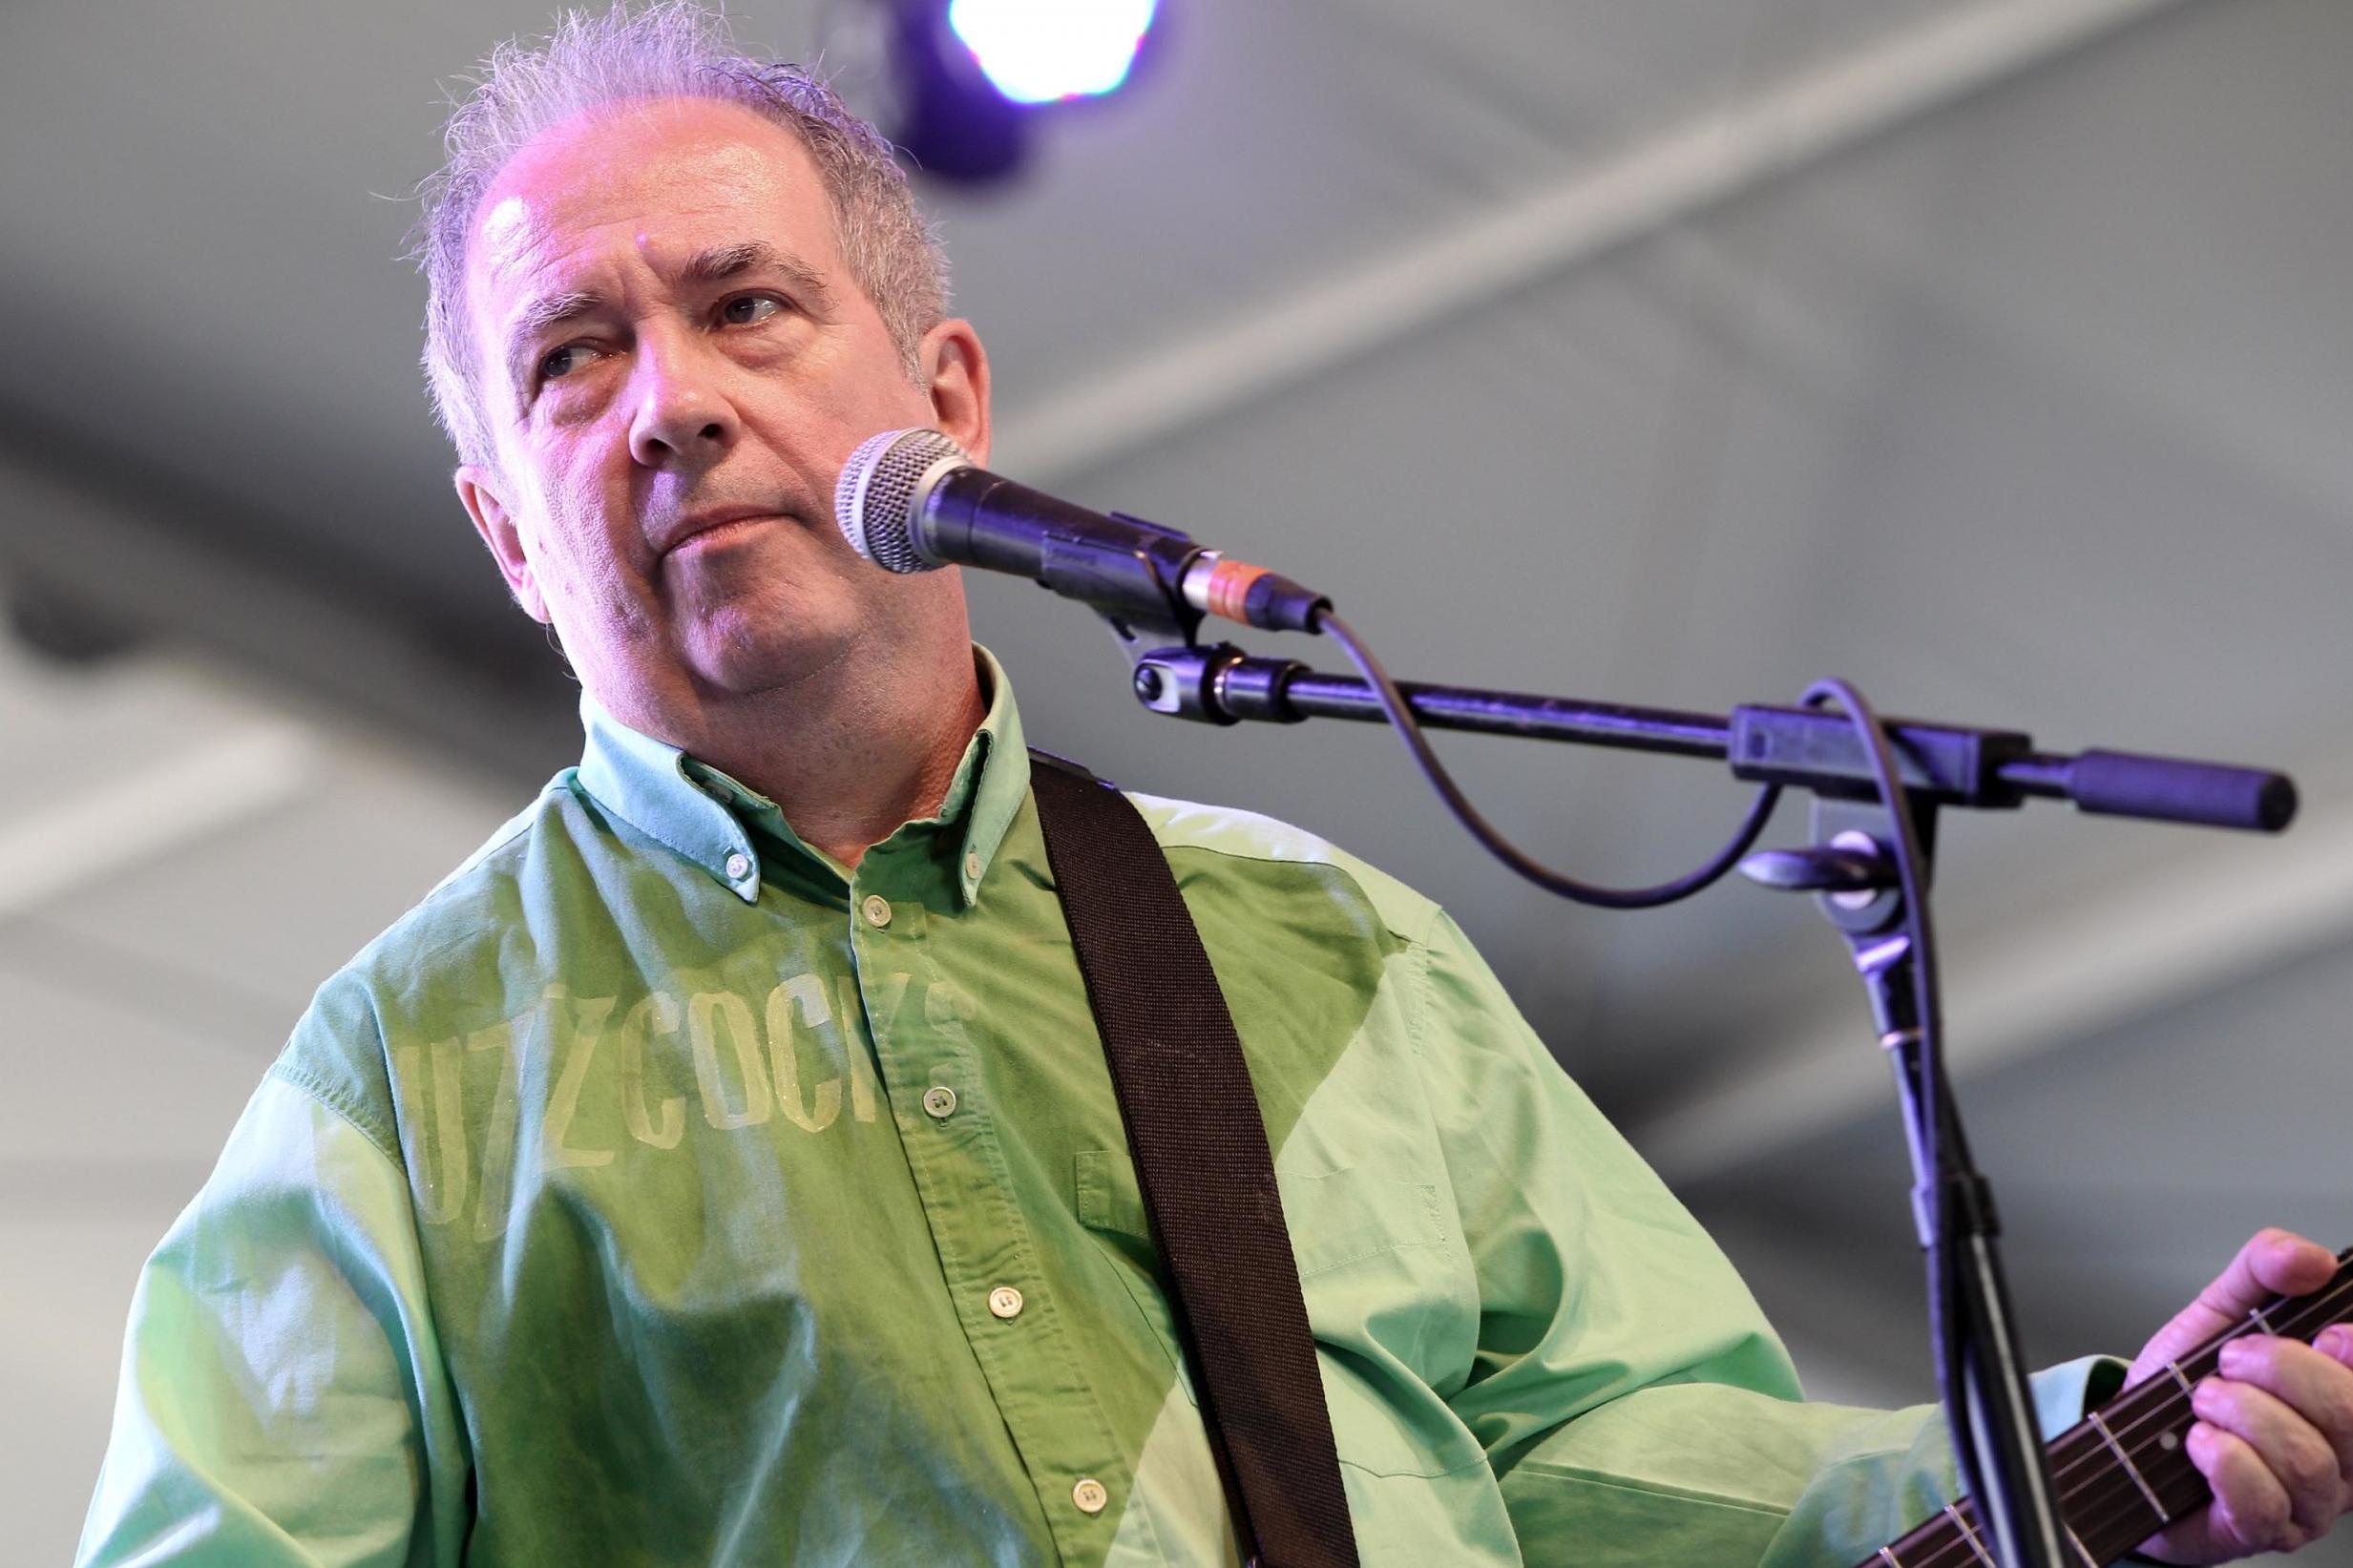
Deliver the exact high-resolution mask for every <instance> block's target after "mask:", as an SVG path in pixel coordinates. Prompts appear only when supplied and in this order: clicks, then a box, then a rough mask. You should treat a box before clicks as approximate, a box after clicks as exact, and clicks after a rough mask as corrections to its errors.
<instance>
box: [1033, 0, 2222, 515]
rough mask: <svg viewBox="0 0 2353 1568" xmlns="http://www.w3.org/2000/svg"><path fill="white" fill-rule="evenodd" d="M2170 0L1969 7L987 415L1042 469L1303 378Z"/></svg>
mask: <svg viewBox="0 0 2353 1568" xmlns="http://www.w3.org/2000/svg"><path fill="white" fill-rule="evenodd" d="M2181 3H2182V0H1982V3H1980V4H1977V5H1974V6H1969V7H1964V8H1961V9H1958V10H1940V11H1939V12H1938V13H1937V15H1936V17H1935V18H1934V19H1933V20H1931V21H1929V22H1926V23H1923V24H1922V25H1920V26H1917V27H1913V28H1908V29H1905V30H1902V31H1899V32H1897V33H1895V34H1894V35H1893V36H1892V37H1889V38H1885V39H1882V40H1880V41H1879V42H1877V43H1874V44H1871V45H1869V46H1867V47H1865V48H1862V49H1859V50H1856V51H1854V52H1851V53H1846V54H1842V55H1840V56H1839V57H1838V58H1837V59H1834V60H1832V61H1830V62H1828V63H1827V64H1824V65H1820V66H1817V67H1814V68H1812V69H1810V70H1807V71H1803V72H1800V73H1796V74H1795V75H1793V76H1791V77H1789V78H1788V79H1787V80H1784V81H1782V82H1780V83H1777V84H1775V85H1774V86H1772V87H1769V88H1767V89H1765V90H1763V91H1761V92H1758V93H1756V94H1754V95H1751V96H1745V97H1742V98H1739V99H1737V100H1735V101H1733V102H1731V103H1728V104H1724V105H1722V106H1720V107H1718V108H1716V109H1714V110H1712V111H1709V112H1707V113H1704V114H1700V115H1694V116H1693V117H1691V118H1690V119H1688V120H1685V121H1683V122H1681V123H1680V124H1677V125H1674V126H1672V127H1670V129H1668V130H1667V131H1665V132H1664V133H1662V134H1659V135H1656V136H1651V137H1649V138H1648V139H1645V140H1642V141H1639V142H1637V143H1635V144H1634V145H1632V146H1630V147H1628V148H1627V149H1625V150H1624V151H1622V152H1620V153H1619V154H1617V155H1616V156H1615V157H1606V158H1604V159H1602V160H1601V161H1600V162H1598V163H1596V164H1593V165H1590V166H1587V167H1584V168H1581V169H1579V170H1577V171H1575V172H1574V173H1572V174H1569V175H1566V176H1565V177H1564V178H1560V179H1558V180H1555V181H1553V182H1551V183H1550V184H1547V185H1544V186H1541V187H1539V188H1538V189H1536V190H1534V191H1532V192H1530V193H1528V194H1527V195H1525V196H1524V197H1522V198H1520V199H1516V200H1513V201H1511V202H1509V203H1508V204H1506V205H1503V206H1501V207H1499V208H1497V209H1496V210H1494V211H1492V212H1490V213H1488V214H1486V215H1485V216H1483V217H1477V218H1471V219H1468V220H1463V221H1461V222H1459V223H1455V224H1452V225H1449V226H1447V227H1445V228H1443V229H1441V230H1440V231H1439V232H1438V233H1435V234H1433V235H1431V236H1430V237H1429V238H1427V239H1425V240H1420V241H1418V242H1417V243H1413V244H1409V245H1404V246H1401V247H1399V248H1397V249H1395V250H1392V251H1390V252H1388V253H1387V254H1385V255H1380V256H1376V257H1374V258H1372V259H1371V260H1370V261H1365V262H1363V263H1361V264H1358V265H1354V266H1349V267H1345V268H1341V269H1339V270H1336V271H1334V272H1332V273H1329V274H1327V275H1325V276H1323V277H1320V278H1317V279H1314V280H1313V281H1311V282H1308V283H1307V284H1306V285H1304V286H1302V287H1300V288H1298V289H1296V290H1294V291H1292V292H1291V293H1289V294H1286V295H1284V296H1281V297H1279V298H1277V299H1274V300H1271V301H1269V302H1268V303H1264V304H1261V305H1259V306H1257V307H1256V308H1254V309H1246V310H1243V311H1240V312H1238V313H1236V314H1234V315H1231V316H1229V317H1227V318H1226V319H1225V320H1224V321H1223V322H1222V323H1221V324H1215V325H1212V326H1210V327H1208V329H1206V330H1203V331H1199V332H1194V333H1188V334H1186V335H1184V336H1181V337H1180V338H1179V339H1178V340H1177V341H1175V342H1173V343H1169V344H1166V345H1159V346H1155V347H1152V348H1150V349H1148V350H1147V351H1145V352H1144V353H1142V354H1139V355H1136V356H1135V357H1133V358H1131V359H1130V360H1128V361H1127V362H1126V363H1124V364H1116V365H1112V366H1108V367H1106V368H1105V369H1103V371H1101V372H1099V373H1097V374H1094V375H1090V376H1085V377H1082V379H1080V380H1079V381H1077V382H1076V383H1074V384H1072V385H1070V386H1068V387H1064V388H1062V390H1061V392H1059V393H1056V394H1054V395H1052V396H1050V397H1047V398H1046V399H1044V400H1043V401H1042V402H1040V403H1037V404H1035V405H1033V406H1031V407H1029V408H1015V409H1012V410H1009V413H1008V416H1007V417H1006V418H1003V419H1001V420H999V421H998V439H997V443H996V445H997V449H998V452H999V453H1000V454H1001V455H1002V457H1003V459H1004V461H1005V463H1006V464H1008V465H1009V466H1013V467H1018V468H1019V469H1020V470H1022V471H1023V472H1025V473H1028V474H1030V475H1032V476H1033V477H1034V478H1035V479H1036V480H1037V481H1038V482H1040V483H1044V482H1048V481H1050V480H1052V479H1054V478H1056V477H1060V476H1066V475H1070V474H1074V473H1077V472H1080V471H1082V470H1088V469H1092V468H1096V467H1099V466H1101V465H1103V464H1104V463H1107V462H1110V461H1112V460H1114V459H1116V458H1119V457H1122V456H1124V455H1126V454H1127V453H1130V452H1133V451H1137V450H1140V449H1144V448H1146V447H1149V446H1150V445H1152V444H1153V443H1154V442H1157V441H1161V440H1164V439H1166V437H1168V436H1170V435H1172V434H1174V433H1176V432H1178V431H1181V430H1185V429H1190V428H1191V427H1193V426H1196V425H1199V424H1202V423H1203V422H1205V421H1207V420H1209V419H1211V418H1213V417H1215V416H1217V415H1219V414H1222V413H1224V412H1226V411H1228V410H1229V409H1231V408H1238V407H1241V406H1243V405H1245V404H1249V403H1251V402H1254V401H1256V400H1258V399H1260V398H1264V397H1267V396H1269V395H1271V394H1272V393H1275V392H1278V391H1281V390H1284V389H1286V388H1288V387H1293V386H1297V385H1299V384H1302V383H1305V382H1308V381H1311V380H1313V378H1315V377H1317V376H1320V375H1322V374H1324V373H1325V372H1327V371H1330V370H1331V369H1333V368H1334V367H1335V366H1341V365H1345V364H1347V363H1349V362H1351V361H1354V360H1357V359H1361V358H1364V357H1365V356H1367V355H1369V354H1372V353H1375V352H1376V351H1377V350H1379V349H1381V348H1384V347H1387V346H1388V345H1392V344H1395V343H1397V342H1399V341H1401V340H1404V339H1407V338H1409V337H1411V336H1412V335H1413V334H1415V333H1417V332H1420V331H1422V330H1424V329H1426V328H1428V327H1430V326H1433V325H1436V324H1439V323H1442V322H1445V321H1448V320H1450V319H1452V318H1454V317H1456V316H1459V315H1462V314H1465V313H1467V312H1469V311H1471V310H1474V309H1476V308H1478V307H1479V306H1481V305H1483V304H1485V303H1489V302H1491V301H1493V300H1495V299H1497V298H1499V297H1500V296H1503V295H1506V294H1509V293H1511V292H1513V291H1515V290H1518V289H1522V288H1525V287H1527V286H1528V285H1530V284H1533V283H1537V282H1543V281H1544V280H1546V279H1549V278H1553V277H1556V276H1558V275H1560V274H1561V273H1564V272H1565V271H1567V270H1569V269H1571V268H1573V267H1575V266H1577V265H1578V264H1580V263H1582V262H1585V261H1590V260H1592V259H1593V258H1595V257H1597V256H1600V255H1603V254H1605V253H1607V252H1609V251H1612V250H1616V249H1618V248H1620V247H1622V246H1625V245H1627V244H1630V243H1632V242H1633V241H1635V240H1641V239H1643V238H1645V237H1647V236H1649V235H1653V234H1656V233H1658V232H1660V231H1661V230H1663V229H1666V228H1669V227H1671V226H1672V225H1673V224H1675V223H1677V222H1680V221H1682V220H1686V219H1688V218H1691V217H1692V216H1694V215H1696V214H1699V213H1702V212H1705V211H1707V210H1709V209H1711V208H1713V207H1716V206H1719V205H1721V204H1722V203H1724V202H1726V201H1728V200H1730V199H1733V198H1734V197H1737V196H1740V195H1743V194H1745V193H1747V192H1750V191H1753V190H1755V189H1757V188H1758V187H1760V186H1762V185H1765V184H1767V183H1769V182H1771V181H1773V180H1775V179H1778V178H1783V177H1785V176H1787V175H1790V174H1793V173H1795V172H1796V171H1798V170H1800V169H1804V168H1806V167H1808V166H1810V165H1813V164H1816V163H1818V162H1820V161H1821V160H1823V159H1825V158H1827V157H1831V156H1833V155H1834V154H1837V153H1840V152H1843V151H1845V150H1846V149H1848V148H1851V147H1854V146H1856V145H1858V144H1859V143H1861V142H1863V141H1865V140H1868V139H1869V138H1871V137H1873V136H1880V135H1882V134H1884V133H1886V132H1888V131H1891V130H1894V129H1896V128H1898V127H1900V126H1902V125H1906V124H1909V123H1911V122H1912V121H1915V120H1917V119H1919V118H1921V117H1922V115H1928V114H1930V113H1933V112H1934V111H1936V110H1939V109H1943V108H1945V107H1947V106H1949V105H1951V104H1954V103H1957V102H1959V101H1960V100H1962V99H1964V98H1965V97H1968V96H1969V95H1971V94H1976V93H1980V92H1983V91H1985V89H1987V88H1990V87H1993V86H1995V85H1997V84H1999V83H2001V82H2005V81H2007V80H2010V79H2012V78H2014V77H2016V76H2018V75H2020V74H2022V73H2025V72H2027V71H2029V70H2031V69H2033V68H2034V67H2036V66H2039V65H2042V64H2044V63H2046V62H2048V61H2049V60H2052V59H2055V58H2057V57H2058V56H2060V55H2062V54H2065V53H2067V52H2070V51H2072V50H2076V49H2080V48H2082V47H2083V46H2084V45H2086V44H2089V43H2091V42H2093V41H2095V40H2098V39H2102V38H2106V37H2109V36H2111V35H2112V34H2114V33H2115V32H2117V31H2119V30H2121V29H2123V28H2124V27H2126V26H2128V25H2129V24H2132V23H2134V22H2137V21H2140V20H2143V19H2144V18H2147V17H2150V16H2153V15H2154V14H2156V13H2157V12H2160V11H2164V10H2171V9H2172V8H2173V7H2174V6H2176V5H2179V4H2181Z"/></svg>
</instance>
